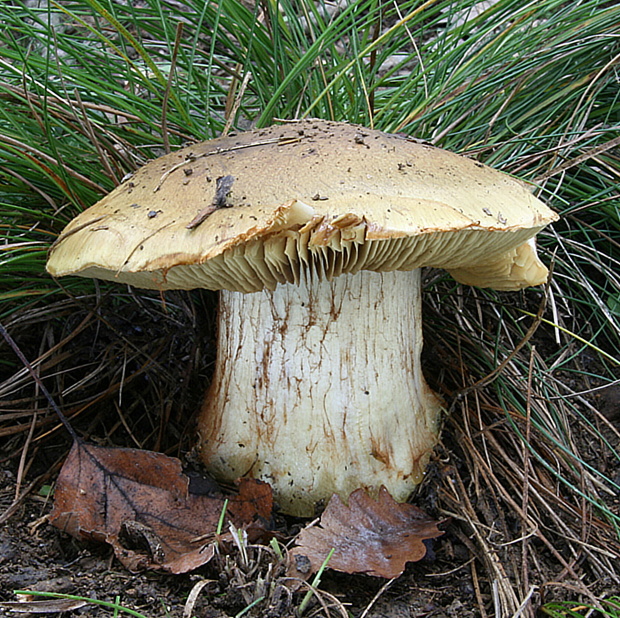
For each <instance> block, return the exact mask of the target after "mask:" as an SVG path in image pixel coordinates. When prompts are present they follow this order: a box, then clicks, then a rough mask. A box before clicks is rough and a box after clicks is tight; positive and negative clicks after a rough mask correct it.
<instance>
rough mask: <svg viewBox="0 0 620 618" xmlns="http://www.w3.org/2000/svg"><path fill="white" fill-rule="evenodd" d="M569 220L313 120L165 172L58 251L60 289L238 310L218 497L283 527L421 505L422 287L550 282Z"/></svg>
mask: <svg viewBox="0 0 620 618" xmlns="http://www.w3.org/2000/svg"><path fill="white" fill-rule="evenodd" d="M556 218H557V217H556V215H555V214H554V213H553V212H552V211H551V210H550V209H549V208H547V207H546V206H545V205H544V204H543V203H542V202H541V201H539V200H538V199H536V198H535V197H534V196H533V195H532V194H531V193H530V191H529V190H528V188H527V187H526V186H525V185H524V184H523V183H521V182H520V181H518V180H515V179H513V178H511V177H509V176H508V175H506V174H504V173H501V172H499V171H496V170H494V169H491V168H489V167H487V166H485V165H483V164H481V163H479V162H476V161H474V160H470V159H468V158H465V157H462V156H459V155H456V154H453V153H450V152H446V151H444V150H441V149H438V148H434V147H432V146H429V145H426V144H422V143H419V142H417V141H416V140H413V139H410V138H407V137H404V136H398V135H390V134H385V133H382V132H379V131H375V130H370V129H366V128H363V127H359V126H355V125H350V124H346V123H336V122H329V121H323V120H306V121H297V122H292V123H287V124H285V125H282V126H273V127H270V128H268V129H262V130H255V131H249V132H246V133H242V134H239V135H231V136H228V137H223V138H218V139H215V140H211V141H207V142H203V143H200V144H194V145H192V146H189V147H187V148H184V149H182V150H179V151H178V152H175V153H172V154H168V155H166V156H163V157H160V158H158V159H155V160H153V161H151V162H149V163H148V164H147V165H145V166H144V167H143V168H141V169H140V170H138V172H137V173H136V174H135V175H134V176H133V177H132V178H131V179H129V180H127V181H125V182H124V183H123V184H121V185H120V186H119V187H117V188H116V189H115V190H114V191H112V192H111V193H110V194H109V195H108V196H107V197H105V198H104V199H102V200H101V201H100V202H98V203H97V204H95V205H94V206H92V207H91V208H89V209H87V210H86V211H84V212H83V213H81V214H80V215H79V216H78V217H77V218H76V219H75V220H74V221H72V222H71V223H70V224H69V225H68V226H67V228H66V229H65V230H64V231H63V232H62V234H61V235H60V237H59V239H58V240H57V242H56V243H55V244H54V246H53V248H52V250H51V252H50V258H49V262H48V265H47V268H48V271H49V272H50V273H51V274H52V275H53V276H55V277H58V276H62V275H69V274H73V275H80V276H83V277H96V278H99V279H107V280H111V281H117V282H123V283H127V284H131V285H133V286H137V287H142V288H152V289H156V290H168V289H192V288H206V289H212V290H222V291H221V295H220V306H219V317H218V352H217V363H216V367H215V373H214V376H213V380H212V383H211V385H210V388H209V390H208V392H207V395H206V399H205V402H204V405H203V409H202V412H201V414H200V417H199V420H198V431H199V434H200V445H201V453H202V457H203V459H204V461H205V462H206V464H207V465H208V467H209V468H210V470H211V471H212V472H213V473H214V474H215V476H216V477H218V478H220V479H222V480H234V479H236V478H238V477H241V476H245V475H248V476H252V477H255V478H260V479H263V480H265V481H267V482H269V483H270V484H271V485H272V487H273V489H274V492H275V495H276V497H277V499H278V501H279V503H280V506H281V508H282V510H283V511H284V512H287V513H290V514H294V515H312V514H313V513H314V510H315V508H316V507H317V505H320V504H321V503H322V502H323V501H325V500H327V499H328V498H329V497H330V496H331V495H332V494H333V493H337V494H340V495H341V496H343V497H345V498H346V497H347V496H348V495H349V494H350V493H351V492H352V491H353V490H355V489H357V488H359V487H364V488H366V489H368V490H369V491H371V492H373V491H374V492H377V491H378V490H379V488H380V487H381V486H385V487H386V488H387V489H388V491H389V492H390V493H391V494H392V496H393V497H394V498H395V499H397V500H401V501H402V500H406V499H407V497H408V496H409V495H410V494H411V492H412V490H413V489H414V488H415V486H416V485H417V484H418V483H419V482H420V480H421V479H422V476H423V473H424V469H425V466H426V464H427V462H428V459H429V456H430V453H431V452H432V450H433V448H434V446H435V445H436V442H437V439H438V432H439V419H440V415H441V410H442V402H441V399H440V398H439V397H438V396H437V395H435V394H434V393H433V392H432V391H431V390H430V388H429V387H428V386H427V384H426V382H425V380H424V377H423V374H422V369H421V365H420V353H421V349H422V329H421V302H420V293H421V291H420V268H421V267H424V266H431V267H437V268H444V269H447V270H448V271H449V272H450V274H451V275H452V276H453V277H454V278H455V279H456V280H457V281H460V282H463V283H466V284H468V285H475V286H480V287H492V288H495V289H499V290H519V289H522V288H524V287H526V286H531V285H538V284H540V283H542V282H544V281H545V279H546V277H547V269H546V268H545V266H544V265H543V264H542V263H541V262H540V260H539V259H538V257H537V255H536V249H535V245H534V240H533V239H534V236H535V235H536V234H537V232H539V231H540V230H541V229H542V228H544V227H545V226H546V225H547V224H549V223H550V222H552V221H554V220H555V219H556Z"/></svg>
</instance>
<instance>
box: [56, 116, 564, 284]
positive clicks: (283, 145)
mask: <svg viewBox="0 0 620 618" xmlns="http://www.w3.org/2000/svg"><path fill="white" fill-rule="evenodd" d="M556 218H557V215H556V214H555V213H554V212H553V211H551V210H550V209H549V208H548V207H547V206H546V205H545V204H543V203H542V202H541V201H540V200H538V199H537V198H535V197H534V196H533V195H532V194H531V193H530V191H529V190H528V188H527V187H526V185H525V184H524V183H522V182H521V181H518V180H516V179H514V178H512V177H510V176H508V175H506V174H504V173H502V172H499V171H497V170H494V169H492V168H490V167H487V166H486V165H483V164H482V163H479V162H477V161H474V160H471V159H468V158H466V157H463V156H459V155H456V154H453V153H451V152H447V151H445V150H441V149H439V148H435V147H432V146H429V145H427V144H421V143H418V142H417V141H415V140H413V139H411V138H407V137H404V136H400V135H391V134H386V133H382V132H380V131H376V130H371V129H367V128H364V127H360V126H356V125H351V124H346V123H338V122H330V121H323V120H304V121H296V122H291V123H287V124H284V125H279V126H272V127H269V128H267V129H260V130H254V131H248V132H245V133H240V134H236V135H230V136H227V137H221V138H218V139H214V140H210V141H207V142H202V143H198V144H193V145H191V146H189V147H186V148H183V149H181V150H179V151H176V152H174V153H171V154H168V155H165V156H162V157H159V158H158V159H155V160H153V161H150V162H149V163H147V164H146V165H145V166H144V167H142V168H141V169H140V170H138V171H137V172H136V173H135V175H133V176H132V177H131V178H130V179H128V180H126V181H125V182H123V183H122V184H121V185H120V186H118V187H117V188H116V189H114V190H113V191H112V192H111V193H110V194H108V195H107V196H106V197H105V198H103V199H102V200H101V201H99V202H98V203H96V204H95V205H94V206H92V207H90V208H88V209H87V210H85V211H84V212H82V213H81V214H80V215H79V216H78V217H76V218H75V219H74V220H73V221H72V222H71V223H70V224H69V225H68V226H67V227H66V228H65V230H64V231H63V232H62V234H61V235H60V237H59V238H58V240H57V241H56V243H55V244H54V246H53V247H52V249H51V251H50V256H49V261H48V264H47V269H48V271H49V273H50V274H52V275H53V276H62V275H69V274H73V275H80V276H84V277H95V278H99V279H108V280H112V281H117V282H123V283H128V284H131V285H134V286H137V287H143V288H152V289H160V290H165V289H192V288H206V289H228V290H234V291H241V292H254V291H258V290H261V289H264V288H268V289H274V288H275V287H276V285H277V284H278V283H285V282H297V281H298V280H299V279H300V272H301V271H302V270H303V269H305V268H310V269H311V270H312V271H314V272H316V273H318V274H320V275H324V276H326V277H329V278H331V277H336V276H338V275H341V274H344V273H355V272H357V271H359V270H362V269H363V270H376V271H392V270H411V269H414V268H419V267H422V266H432V267H437V268H444V269H447V270H448V271H450V272H451V274H452V275H453V276H454V277H455V278H456V279H457V280H459V281H462V282H464V283H468V284H471V285H477V286H480V287H494V288H496V289H507V290H513V289H520V288H523V287H526V286H529V285H537V284H539V283H542V282H543V281H544V280H545V278H546V276H547V269H546V268H545V266H544V265H543V264H542V263H541V262H540V261H539V260H538V257H537V256H536V251H535V248H534V245H533V242H532V241H531V240H530V239H533V237H534V236H535V235H536V234H537V232H539V231H540V230H541V229H542V228H543V227H545V226H546V225H547V224H548V223H550V222H552V221H554V220H555V219H556Z"/></svg>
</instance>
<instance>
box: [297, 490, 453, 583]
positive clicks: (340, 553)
mask: <svg viewBox="0 0 620 618" xmlns="http://www.w3.org/2000/svg"><path fill="white" fill-rule="evenodd" d="M440 523H441V522H437V521H434V520H432V519H430V518H429V517H428V515H426V513H424V511H422V510H421V509H419V508H418V507H416V506H413V505H412V504H399V503H398V502H396V501H395V500H394V499H393V498H392V496H391V495H390V494H389V492H388V491H387V489H385V487H382V488H381V489H380V491H379V496H378V499H377V500H373V499H372V498H370V496H369V495H368V494H367V493H366V492H365V491H364V490H363V489H358V490H356V491H354V492H353V493H352V494H351V495H350V496H349V505H348V506H346V505H345V504H344V503H343V502H342V500H341V499H340V498H339V497H338V496H337V495H334V496H332V498H331V500H330V501H329V504H328V505H327V507H326V508H325V511H324V512H323V515H322V516H321V520H320V522H319V526H320V527H319V526H311V527H308V528H305V529H304V530H302V531H301V533H300V534H299V537H298V538H297V546H296V547H295V548H294V549H292V550H291V552H290V554H291V558H292V560H291V569H290V570H289V574H290V575H292V576H297V577H301V578H304V579H305V578H307V577H308V576H309V575H310V574H312V573H315V572H316V571H318V569H319V568H320V567H321V565H322V564H323V562H324V561H325V559H326V558H327V556H328V555H329V552H330V551H331V550H332V548H333V549H334V553H333V554H332V556H331V558H330V560H329V563H328V565H327V566H328V568H330V569H334V570H336V571H342V572H344V573H366V574H368V575H375V576H378V577H385V578H392V577H397V576H399V575H400V574H402V572H403V571H404V569H405V565H406V563H407V562H416V561H418V560H421V559H422V558H423V557H424V556H425V554H426V546H425V544H424V540H426V539H432V538H435V537H438V536H441V535H442V534H443V531H442V530H440V529H439V527H438V525H439V524H440Z"/></svg>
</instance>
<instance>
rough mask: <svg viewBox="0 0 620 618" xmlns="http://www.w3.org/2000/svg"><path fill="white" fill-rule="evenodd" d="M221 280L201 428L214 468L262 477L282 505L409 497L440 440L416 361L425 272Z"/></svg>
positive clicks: (293, 510)
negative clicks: (386, 494)
mask: <svg viewBox="0 0 620 618" xmlns="http://www.w3.org/2000/svg"><path fill="white" fill-rule="evenodd" d="M306 278H307V280H306V281H302V282H301V284H300V285H291V284H285V285H278V287H277V289H276V290H275V291H273V292H271V291H264V292H259V293H254V294H241V293H238V292H222V295H221V300H220V310H219V336H218V357H217V366H216V371H215V375H214V381H213V383H212V386H211V389H210V391H209V393H208V395H207V398H206V400H205V404H204V408H203V412H202V415H201V419H200V421H199V430H200V433H201V436H202V454H203V458H204V460H205V461H206V463H207V465H208V466H209V468H210V470H211V471H212V472H213V473H214V474H215V476H216V477H219V478H221V479H226V480H233V479H235V478H238V477H240V476H244V475H249V476H252V477H254V478H259V479H262V480H264V481H267V482H268V483H270V484H271V485H272V487H273V488H274V492H275V496H276V499H277V500H278V502H279V503H280V506H281V507H282V510H283V511H284V512H287V513H290V514H294V515H306V516H308V515H312V514H313V513H314V509H315V506H316V505H317V504H319V505H320V504H321V503H322V502H325V501H327V500H328V499H329V498H330V497H331V495H332V493H338V494H339V495H341V496H342V497H343V498H345V499H346V498H347V497H348V495H349V494H350V493H351V492H352V491H354V490H355V489H357V488H358V487H365V488H368V489H370V490H371V491H376V490H378V489H379V487H380V486H381V485H385V487H386V488H387V489H388V490H389V491H390V493H391V494H392V496H394V498H396V499H397V500H405V499H406V498H407V496H408V495H409V494H410V493H411V491H412V490H413V488H414V487H415V486H416V484H418V483H419V482H420V480H421V477H422V474H423V471H424V467H425V465H426V462H427V459H428V456H429V454H430V452H431V450H432V448H433V447H434V445H435V443H436V441H437V433H438V416H439V412H440V407H441V406H440V402H439V400H438V398H437V397H436V396H435V395H434V394H433V393H432V391H431V390H430V389H429V388H428V386H427V385H426V382H425V381H424V378H423V376H422V371H421V367H420V352H421V349H422V328H421V326H422V323H421V303H420V274H419V271H418V270H414V271H410V272H390V273H375V272H369V271H362V272H359V273H358V274H355V275H342V276H340V277H336V278H335V279H333V280H332V281H325V280H323V279H320V278H319V277H306Z"/></svg>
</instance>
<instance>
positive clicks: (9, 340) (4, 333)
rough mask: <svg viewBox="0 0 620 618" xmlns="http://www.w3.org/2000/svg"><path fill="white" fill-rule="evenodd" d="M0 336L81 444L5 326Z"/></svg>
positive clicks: (1, 327) (70, 432)
mask: <svg viewBox="0 0 620 618" xmlns="http://www.w3.org/2000/svg"><path fill="white" fill-rule="evenodd" d="M0 335H2V336H3V337H4V339H5V341H6V342H7V343H8V344H9V346H10V347H11V349H12V350H13V352H15V354H16V356H17V358H19V360H20V361H21V363H22V364H23V365H24V367H25V368H26V370H27V371H28V373H29V374H30V375H31V376H32V378H33V380H34V381H35V382H36V384H37V386H38V387H39V388H40V389H41V392H42V393H43V395H45V398H46V399H47V401H48V402H49V404H50V407H51V408H52V410H54V412H55V413H56V416H58V418H59V419H60V422H61V423H62V424H63V426H64V428H65V429H66V430H67V433H68V434H69V435H70V436H71V437H72V438H73V439H74V440H75V441H76V442H81V438H80V436H78V434H77V433H76V431H75V429H73V427H72V426H71V424H70V423H69V421H68V420H67V417H66V416H65V415H64V414H63V413H62V412H61V411H60V408H59V407H58V406H57V405H56V402H55V401H54V398H53V397H52V396H51V394H50V392H49V391H48V390H47V388H46V387H45V384H43V382H42V381H41V378H39V376H38V375H37V372H36V371H35V370H34V368H33V366H32V365H31V364H30V362H29V361H28V359H27V358H26V357H25V356H24V355H23V353H22V351H21V350H20V349H19V347H18V345H17V344H16V343H15V340H14V339H13V337H11V335H9V333H8V331H7V330H6V328H4V326H3V324H2V323H0Z"/></svg>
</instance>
